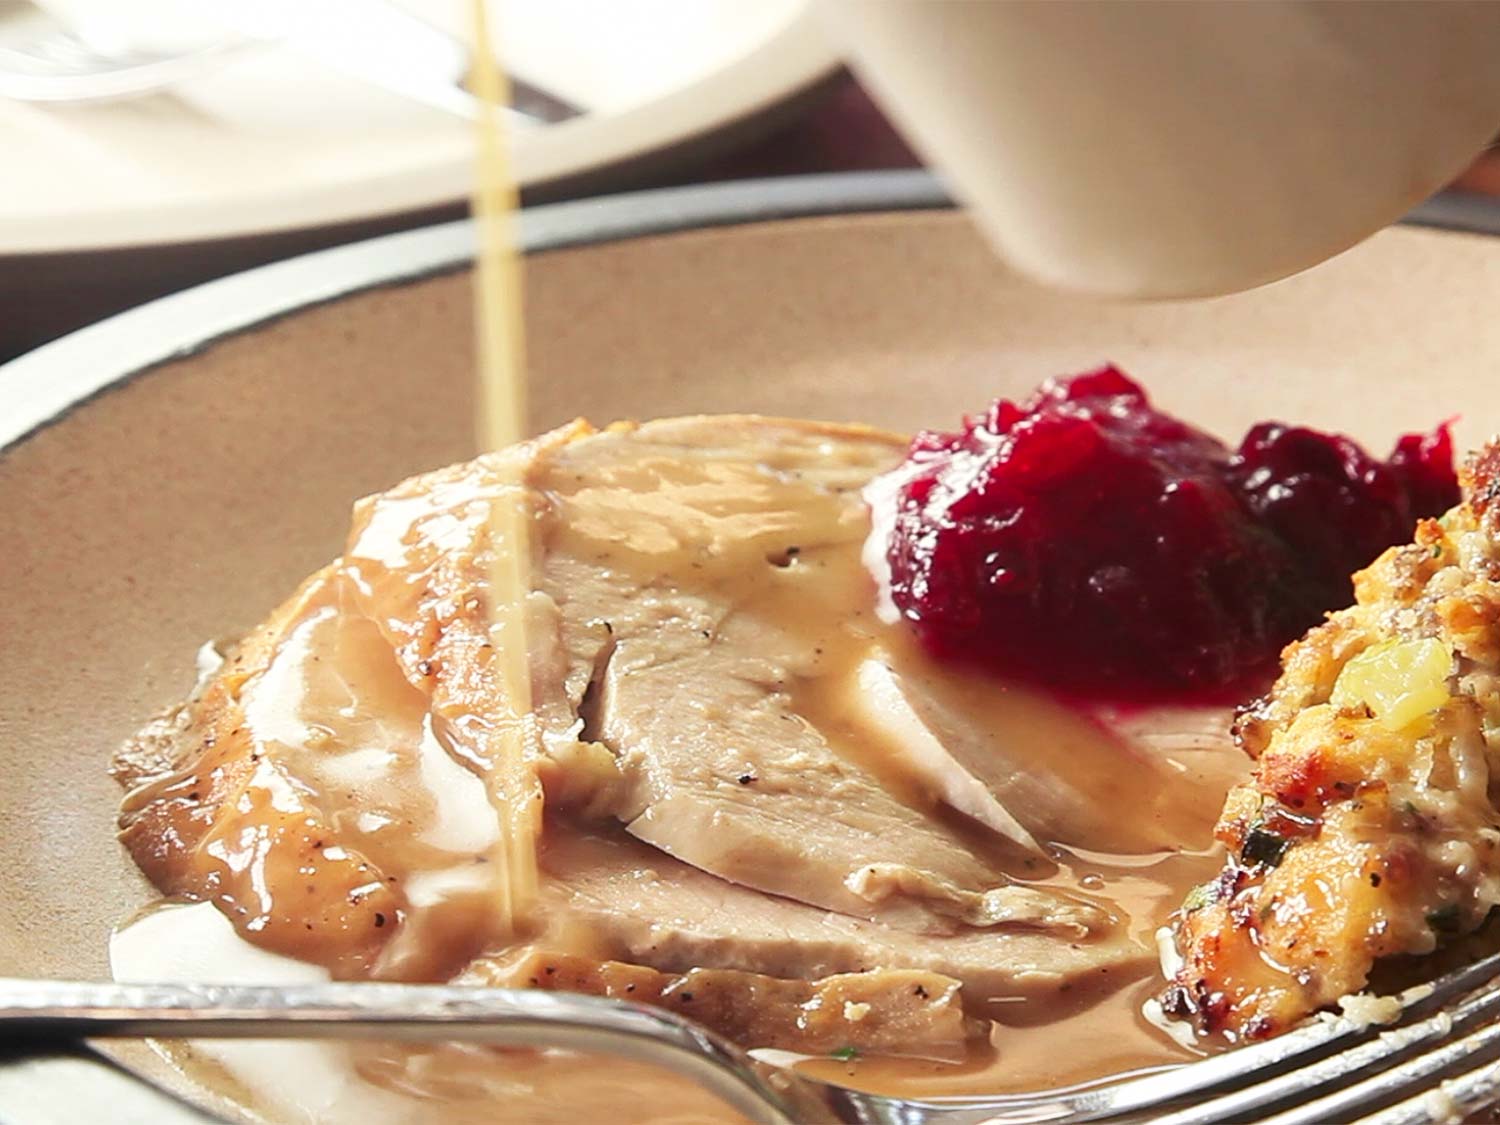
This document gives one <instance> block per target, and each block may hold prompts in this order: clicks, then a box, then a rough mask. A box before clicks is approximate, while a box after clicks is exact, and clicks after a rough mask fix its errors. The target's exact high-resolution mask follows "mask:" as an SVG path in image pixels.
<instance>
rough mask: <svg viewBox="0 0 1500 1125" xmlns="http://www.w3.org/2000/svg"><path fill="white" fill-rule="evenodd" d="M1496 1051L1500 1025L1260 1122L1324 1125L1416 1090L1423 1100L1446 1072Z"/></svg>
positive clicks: (1264, 1124) (1266, 1124)
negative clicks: (1468, 1060)
mask: <svg viewBox="0 0 1500 1125" xmlns="http://www.w3.org/2000/svg"><path fill="white" fill-rule="evenodd" d="M1497 1053H1500V1024H1489V1025H1487V1026H1485V1027H1482V1028H1480V1029H1479V1030H1478V1031H1476V1032H1474V1033H1473V1034H1472V1035H1467V1036H1465V1037H1464V1038H1462V1039H1455V1040H1453V1041H1452V1042H1449V1043H1444V1044H1442V1045H1441V1046H1439V1047H1434V1048H1433V1049H1432V1050H1430V1051H1428V1052H1426V1053H1425V1054H1421V1055H1418V1056H1417V1057H1416V1058H1413V1059H1409V1060H1408V1061H1406V1062H1404V1063H1402V1064H1401V1065H1400V1066H1396V1067H1392V1068H1391V1069H1390V1070H1387V1071H1383V1072H1381V1073H1379V1074H1375V1075H1372V1076H1371V1077H1369V1078H1366V1079H1364V1080H1363V1081H1361V1082H1356V1083H1355V1084H1354V1085H1352V1086H1347V1087H1345V1088H1344V1089H1342V1090H1338V1091H1335V1092H1334V1093H1332V1094H1328V1095H1326V1096H1324V1097H1321V1098H1315V1099H1314V1100H1312V1101H1310V1102H1304V1103H1303V1104H1302V1105H1299V1106H1297V1107H1296V1108H1294V1109H1289V1110H1287V1111H1286V1112H1285V1113H1279V1114H1277V1115H1276V1116H1274V1117H1268V1118H1266V1119H1265V1120H1264V1121H1263V1122H1262V1123H1261V1125H1322V1123H1323V1122H1327V1121H1350V1120H1353V1119H1354V1116H1355V1114H1356V1113H1360V1112H1363V1111H1364V1110H1366V1109H1371V1108H1374V1107H1376V1106H1379V1105H1381V1104H1382V1103H1385V1102H1389V1101H1390V1100H1391V1098H1393V1097H1400V1096H1401V1095H1402V1094H1405V1093H1409V1092H1411V1091H1413V1090H1417V1091H1421V1093H1418V1094H1417V1095H1416V1097H1417V1099H1418V1100H1420V1099H1421V1098H1422V1097H1423V1096H1424V1094H1430V1093H1431V1091H1432V1086H1433V1083H1434V1080H1435V1079H1437V1078H1438V1076H1439V1075H1441V1074H1442V1073H1443V1072H1444V1071H1446V1070H1449V1069H1450V1068H1452V1067H1453V1066H1456V1065H1457V1064H1459V1063H1461V1062H1463V1061H1464V1060H1465V1059H1471V1058H1474V1057H1475V1056H1481V1057H1483V1058H1485V1059H1487V1060H1493V1059H1494V1057H1495V1055H1496V1054H1497ZM1419 1120H1428V1119H1426V1118H1420V1119H1419Z"/></svg>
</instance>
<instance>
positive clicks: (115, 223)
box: [0, 0, 837, 361]
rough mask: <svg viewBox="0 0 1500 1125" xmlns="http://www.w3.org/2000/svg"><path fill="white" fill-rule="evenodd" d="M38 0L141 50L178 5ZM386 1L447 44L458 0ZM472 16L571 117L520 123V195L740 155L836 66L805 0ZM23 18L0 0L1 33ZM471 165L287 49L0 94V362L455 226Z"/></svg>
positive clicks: (405, 112)
mask: <svg viewBox="0 0 1500 1125" xmlns="http://www.w3.org/2000/svg"><path fill="white" fill-rule="evenodd" d="M44 2H45V6H46V8H47V10H48V14H49V15H51V16H54V17H69V19H70V20H71V21H73V22H74V23H75V24H76V25H77V26H80V27H82V28H83V29H84V30H85V31H87V32H89V33H90V35H91V38H93V39H95V40H104V41H111V40H113V41H117V42H121V33H122V32H123V30H124V29H126V28H127V27H128V26H129V25H131V24H137V25H144V29H143V30H140V31H139V32H138V35H139V36H140V38H139V40H138V41H137V45H149V44H150V43H151V42H152V36H153V34H154V35H165V34H166V31H163V30H162V25H165V26H166V27H167V28H168V29H170V28H171V27H172V26H173V25H172V24H171V22H170V19H169V17H170V15H171V12H172V8H173V5H177V6H178V7H179V8H180V7H182V6H183V5H184V4H186V5H187V6H189V7H191V3H192V0H138V2H136V3H132V4H129V5H123V4H120V3H118V0H44ZM236 2H238V0H236ZM397 2H399V3H400V4H401V6H403V7H405V8H407V9H409V10H410V11H412V12H414V13H417V14H420V15H421V16H422V17H423V18H425V19H427V20H429V21H430V22H432V23H434V24H435V25H438V26H441V27H444V28H446V29H448V30H451V31H453V32H454V33H455V34H456V35H459V36H465V35H466V19H467V12H468V8H469V3H468V0H397ZM491 7H492V9H494V10H495V12H496V16H497V25H498V26H499V27H501V28H503V41H502V42H501V44H500V50H501V52H502V54H503V55H504V57H505V59H506V60H507V62H508V64H509V65H510V66H511V67H512V68H513V69H514V70H515V72H516V73H517V75H519V76H521V77H524V78H525V79H527V80H528V81H529V82H531V83H533V84H534V85H536V86H538V87H540V88H542V89H544V90H547V91H550V92H552V93H554V94H556V95H558V96H559V97H562V98H565V99H567V100H569V101H571V102H573V103H575V104H577V105H579V106H580V107H583V108H584V109H586V110H588V112H587V113H586V114H585V115H584V116H582V117H579V118H576V119H573V120H570V121H566V122H563V123H561V124H558V125H552V126H547V127H544V128H530V129H524V130H520V131H519V133H518V136H517V140H516V151H515V158H514V164H515V172H516V175H517V177H518V178H519V180H520V181H521V183H522V184H523V186H524V187H525V188H526V189H527V192H528V198H529V199H534V200H535V199H542V198H562V197H566V196H574V195H580V194H585V193H597V192H601V191H611V190H619V189H621V188H622V187H626V186H630V185H632V184H640V183H643V182H646V179H647V178H648V177H651V176H661V175H664V174H665V173H667V172H669V171H670V170H671V168H673V167H675V166H678V165H681V164H685V163H687V162H689V161H691V160H693V159H695V158H700V157H703V156H707V155H709V154H710V153H712V152H713V151H714V150H716V149H720V148H728V147H730V146H732V145H734V144H736V143H742V142H744V141H745V140H748V139H750V138H751V137H753V136H754V135H756V133H757V132H759V131H762V130H768V129H771V128H774V127H775V125H776V124H777V123H778V122H780V121H782V120H785V119H786V118H787V117H789V116H790V115H792V114H794V113H795V112H797V110H798V108H799V107H800V106H801V105H802V104H803V103H804V102H805V101H806V100H807V99H809V98H811V97H813V96H816V94H817V93H818V91H819V90H820V89H821V88H822V87H823V85H824V80H825V79H826V78H828V77H829V76H831V75H832V74H834V73H835V72H836V70H837V59H836V56H835V54H834V52H833V50H832V48H831V47H830V46H829V45H828V44H827V42H826V41H825V39H824V37H823V35H822V32H821V29H820V28H819V27H818V26H817V25H816V23H815V20H814V18H813V15H812V13H811V12H810V10H809V8H810V0H754V2H753V3H747V2H745V0H628V2H622V0H491ZM90 13H92V16H91V15H90ZM153 16H154V19H153V18H152V17H153ZM37 19H38V17H37V15H36V12H35V11H34V10H33V6H32V5H31V4H29V3H27V2H26V0H0V42H4V41H6V30H5V29H6V28H7V27H10V28H11V29H12V32H13V33H15V34H28V33H27V32H26V28H25V27H23V26H21V21H27V25H28V26H34V25H35V24H36V22H37ZM169 38H170V36H169ZM191 41H192V39H191V37H190V36H189V37H185V38H184V39H183V40H182V42H183V43H184V44H186V43H190V42H191ZM121 45H126V46H128V45H130V42H129V41H128V40H127V41H123V42H121ZM437 80H441V76H439V78H438V79H437ZM472 166H473V132H472V126H471V125H470V124H469V123H468V122H466V121H463V120H461V119H458V118H455V117H452V116H449V115H446V114H444V113H443V112H441V111H438V110H434V109H431V108H428V107H426V106H423V105H418V104H415V103H413V102H410V101H405V100H403V99H402V98H400V97H398V96H396V95H394V94H389V93H386V92H384V91H381V90H377V89H374V88H372V87H369V86H367V85H364V84H362V83H360V82H359V81H357V80H355V79H352V78H348V77H345V76H343V75H340V74H335V73H332V72H330V71H329V70H327V69H326V68H322V67H319V66H318V65H317V64H315V63H312V62H310V61H308V60H306V59H303V58H301V57H299V56H298V55H297V54H296V53H295V52H293V51H291V50H288V49H275V48H271V49H254V50H249V51H245V52H241V53H238V54H235V55H232V56H230V57H229V58H228V59H227V60H226V61H225V63H224V64H223V65H222V66H221V67H219V68H217V69H215V70H213V71H211V72H209V73H207V74H206V75H204V76H203V77H201V78H196V79H194V80H193V81H190V82H186V83H184V84H182V85H181V86H180V87H175V88H174V89H173V90H172V91H170V92H167V93H162V94H157V95H153V96H150V97H145V98H138V99H133V100H129V101H122V102H113V103H101V104H89V105H70V106H47V105H40V104H32V103H22V102H11V101H5V100H3V99H0V308H3V309H5V310H6V315H5V317H3V318H0V361H3V360H5V359H8V358H11V357H13V356H15V355H18V354H20V353H21V352H22V351H24V350H26V349H28V348H31V347H34V346H36V345H37V344H40V343H42V342H44V341H46V340H49V339H52V338H54V337H56V336H57V335H59V334H61V333H63V332H65V331H69V330H71V329H73V328H76V327H79V326H81V325H83V324H88V323H91V322H92V321H94V320H96V319H98V318H99V317H101V316H104V315H106V314H108V313H112V312H116V311H119V310H120V309H123V308H127V307H130V306H131V305H134V304H138V303H140V302H141V301H144V300H147V299H149V298H151V297H156V296H160V295H162V294H163V293H167V292H172V291H174V290H176V289H179V288H182V287H184V286H186V285H189V284H195V283H197V282H200V281H203V280H206V279H208V278H211V277H216V276H220V275H222V274H224V273H228V272H233V271H236V270H241V269H245V268H247V267H249V266H253V265H258V264H260V263H262V262H266V261H272V260H275V259H278V258H282V257H286V256H288V255H291V254H296V253H303V252H306V251H308V250H311V249H315V248H318V247H321V246H329V245H334V244H337V243H340V242H347V241H350V240H352V239H357V238H367V237H370V236H372V235H375V234H380V233H385V232H387V231H390V230H396V229H403V228H406V227H410V226H413V225H419V224H423V223H430V222H434V221H437V220H439V219H443V218H456V217H457V216H458V215H459V214H460V209H461V208H462V206H463V200H464V198H465V196H466V194H467V192H468V190H469V188H470V184H471V180H472Z"/></svg>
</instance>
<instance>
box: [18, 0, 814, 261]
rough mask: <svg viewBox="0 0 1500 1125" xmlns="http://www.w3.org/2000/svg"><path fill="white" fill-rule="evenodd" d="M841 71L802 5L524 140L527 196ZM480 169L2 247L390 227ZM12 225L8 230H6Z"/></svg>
mask: <svg viewBox="0 0 1500 1125" xmlns="http://www.w3.org/2000/svg"><path fill="white" fill-rule="evenodd" d="M842 66H843V59H842V55H841V52H840V51H839V49H838V47H837V46H836V45H835V43H834V42H833V40H832V37H831V36H829V35H828V34H827V32H826V31H825V30H824V28H823V23H822V20H821V19H820V18H819V14H818V13H817V12H816V11H815V10H814V4H813V2H812V0H802V2H801V4H800V6H799V7H796V8H795V9H793V10H791V11H789V12H788V14H787V16H786V19H785V21H784V22H783V23H781V24H780V26H778V27H776V29H775V30H774V31H773V32H772V33H771V34H770V35H769V36H768V37H767V38H765V39H764V40H763V41H761V42H760V43H758V44H757V45H755V46H754V48H753V49H751V50H750V51H749V53H747V54H745V55H744V56H742V57H739V58H736V59H734V60H732V61H731V62H728V63H726V64H725V65H724V66H721V67H719V68H718V69H716V70H713V71H711V72H709V73H708V74H706V75H703V76H701V77H699V78H697V79H695V80H692V81H689V82H687V83H685V84H683V85H681V86H678V87H676V88H674V89H671V90H669V91H668V92H666V93H663V94H659V95H657V96H655V97H651V98H648V99H647V100H646V101H644V102H641V103H640V104H638V105H631V106H626V107H624V108H622V109H619V110H617V111H614V112H601V113H598V114H585V115H584V116H582V117H578V118H575V119H573V120H570V121H565V122H562V123H559V124H556V125H550V126H546V127H545V128H543V129H540V130H537V131H535V133H534V135H532V136H530V137H528V138H527V141H526V147H527V150H528V151H527V152H526V154H525V155H524V156H523V157H522V158H521V159H520V160H518V163H519V164H521V165H522V166H521V167H520V169H519V171H520V179H521V187H522V188H523V189H524V190H526V191H528V192H542V193H549V192H550V193H554V198H555V194H556V193H558V192H561V191H564V190H566V189H567V187H568V185H587V184H589V183H599V182H600V181H601V180H602V179H603V178H605V177H608V176H610V175H611V174H612V173H615V174H618V173H621V172H624V171H627V170H629V169H631V168H634V167H636V166H638V165H640V164H643V163H646V162H649V161H651V160H653V159H655V158H658V157H661V156H663V155H665V154H667V153H670V152H672V151H674V150H677V149H680V148H684V147H687V146H691V145H693V144H695V143H698V142H700V141H703V140H705V139H706V138H709V137H711V136H713V135H714V134H715V133H718V132H722V131H724V130H730V129H733V128H735V127H736V126H737V125H739V124H741V123H744V122H747V121H752V120H754V119H756V118H757V117H760V116H761V115H763V114H767V113H770V112H772V111H773V110H774V109H775V108H776V107H777V106H780V105H783V104H785V103H789V102H794V101H796V99H798V98H799V97H801V96H803V95H806V94H808V93H809V92H811V91H814V90H816V89H818V88H819V87H820V86H821V85H822V84H823V83H825V82H828V81H831V80H832V79H833V77H834V76H835V75H836V74H837V73H838V72H839V71H840V69H841V68H842ZM471 179H472V168H471V164H470V161H469V158H468V155H467V149H465V155H464V156H463V157H462V158H459V159H454V158H446V159H444V158H438V159H429V160H428V161H427V162H425V163H421V162H419V163H416V164H412V165H409V166H407V167H406V168H404V169H402V170H401V171H399V172H397V173H395V174H391V175H386V176H383V177H381V178H380V179H379V181H378V184H377V183H372V184H367V185H365V187H366V188H368V189H376V190H371V192H370V194H371V195H378V199H376V200H374V201H372V202H370V203H365V204H363V205H361V206H359V207H357V208H355V209H353V210H351V209H350V208H349V200H350V194H349V190H350V188H351V186H354V185H351V184H349V183H347V182H335V183H326V184H322V185H320V186H318V187H317V188H316V189H315V190H312V191H302V192H297V193H292V194H286V193H273V194H271V195H268V196H264V197H262V196H259V195H254V196H247V197H241V198H237V199H236V200H234V201H232V202H231V203H230V204H229V206H228V208H227V209H228V210H229V211H230V212H231V213H232V216H233V217H232V218H231V219H230V221H228V222H226V221H224V212H225V210H226V207H225V205H223V204H222V203H219V202H213V201H208V200H194V201H191V202H190V203H189V204H186V205H177V206H174V207H169V208H152V209H143V208H141V207H134V208H124V209H111V208H108V207H102V208H100V209H98V210H96V211H93V212H90V213H89V214H88V216H87V221H86V222H82V223H80V222H79V221H78V220H77V219H76V217H75V218H73V219H70V220H67V221H62V220H61V219H60V217H56V216H54V217H53V218H51V219H50V220H46V221H39V222H37V223H35V224H34V226H35V227H36V228H40V230H28V231H25V232H23V233H21V234H20V235H19V236H15V237H14V238H13V241H12V242H11V243H10V244H7V245H0V257H7V258H15V259H19V260H21V261H24V260H25V259H26V258H29V257H36V256H43V255H53V254H76V253H81V252H88V251H104V250H124V251H130V250H134V251H148V250H150V249H152V248H156V247H165V246H182V245H192V244H194V243H199V242H220V241H225V240H233V239H244V238H257V237H265V236H271V235H277V234H288V233H291V232H295V231H310V230H316V229H318V228H320V227H325V226H339V225H344V224H349V223H367V222H380V221H389V220H391V219H393V218H396V217H398V216H400V215H404V214H420V213H421V212H424V211H431V210H434V209H436V208H440V207H448V206H456V205H460V204H462V203H463V201H464V199H465V197H466V196H467V194H468V191H469V187H470V181H471ZM3 226H4V224H3V223H0V229H3Z"/></svg>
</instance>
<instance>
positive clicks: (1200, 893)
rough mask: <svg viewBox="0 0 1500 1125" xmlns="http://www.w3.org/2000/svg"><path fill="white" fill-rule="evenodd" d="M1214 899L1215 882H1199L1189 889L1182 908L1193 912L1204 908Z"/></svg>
mask: <svg viewBox="0 0 1500 1125" xmlns="http://www.w3.org/2000/svg"><path fill="white" fill-rule="evenodd" d="M1213 900H1214V885H1213V883H1211V882H1210V883H1199V884H1198V885H1197V886H1196V887H1194V888H1193V889H1192V890H1190V891H1188V893H1187V897H1186V898H1184V899H1183V900H1182V909H1183V910H1184V911H1186V912H1187V913H1189V914H1191V913H1192V912H1193V911H1194V910H1202V909H1203V908H1204V907H1205V906H1207V905H1208V904H1209V903H1211V902H1213Z"/></svg>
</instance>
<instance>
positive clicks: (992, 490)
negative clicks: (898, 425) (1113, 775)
mask: <svg viewBox="0 0 1500 1125" xmlns="http://www.w3.org/2000/svg"><path fill="white" fill-rule="evenodd" d="M897 472H898V473H899V474H900V477H899V479H900V481H901V484H900V487H899V489H895V490H886V491H885V492H884V494H883V495H885V496H886V497H887V499H884V500H881V499H879V497H880V496H881V495H882V491H881V490H879V489H875V490H872V498H874V500H873V502H875V503H891V502H894V504H895V506H896V512H895V516H894V530H893V532H892V535H891V539H890V542H889V544H888V546H887V551H886V554H887V559H888V561H889V564H890V571H891V595H892V598H893V600H894V602H895V604H896V607H897V608H898V609H899V610H900V612H901V613H902V615H903V616H904V617H905V618H906V619H907V620H908V621H909V622H911V624H912V625H913V626H914V627H915V629H916V630H917V632H918V634H919V635H920V636H921V638H922V639H923V641H924V642H925V643H926V644H927V645H928V647H929V648H931V649H933V650H935V651H936V652H938V653H940V654H952V655H956V656H962V657H968V658H975V659H979V660H982V661H984V662H986V663H989V664H991V665H993V666H995V667H996V668H998V669H1000V670H1002V671H1004V672H1006V673H1008V674H1019V675H1022V676H1025V677H1026V678H1028V679H1032V680H1040V681H1042V682H1044V683H1047V684H1050V685H1052V686H1055V687H1059V688H1063V689H1067V690H1071V691H1081V692H1087V693H1088V694H1090V695H1094V696H1104V697H1109V698H1116V699H1119V698H1124V699H1137V700H1140V699H1160V698H1183V697H1194V698H1218V697H1224V696H1227V695H1229V694H1231V693H1233V692H1234V691H1237V690H1240V689H1242V688H1244V687H1245V686H1246V685H1247V684H1251V683H1253V682H1254V681H1255V680H1256V679H1257V678H1258V677H1259V676H1261V675H1262V674H1264V673H1265V671H1266V670H1267V669H1268V668H1269V667H1271V666H1272V665H1273V663H1274V661H1275V658H1276V655H1277V653H1278V652H1279V651H1280V649H1281V647H1282V646H1283V645H1284V644H1285V643H1286V642H1287V641H1289V640H1291V639H1292V638H1293V637H1295V636H1297V635H1298V634H1300V633H1301V632H1303V631H1304V630H1306V629H1307V628H1308V627H1309V626H1310V625H1312V624H1314V623H1316V622H1317V621H1318V620H1319V618H1320V617H1321V615H1322V614H1323V612H1324V611H1326V610H1329V609H1333V608H1337V607H1339V606H1343V605H1347V604H1348V603H1349V602H1350V600H1351V598H1352V588H1351V585H1350V579H1349V576H1350V572H1351V571H1354V570H1357V569H1358V568H1360V567H1361V566H1364V565H1365V564H1366V563H1368V562H1370V561H1371V560H1372V559H1373V558H1374V557H1375V556H1376V555H1378V554H1379V553H1380V552H1381V551H1382V550H1383V549H1384V548H1386V547H1388V546H1390V545H1391V544H1393V543H1398V542H1402V541H1404V540H1406V539H1409V538H1410V537H1411V534H1412V530H1413V527H1414V526H1415V523H1416V520H1417V519H1418V518H1419V517H1423V516H1434V515H1438V514H1439V513H1441V512H1442V511H1444V510H1446V509H1447V508H1449V507H1451V506H1452V505H1453V504H1456V503H1457V502H1458V481H1457V478H1456V477H1455V474H1454V470H1453V447H1452V442H1451V440H1450V437H1449V434H1448V429H1447V427H1446V425H1444V426H1440V427H1438V429H1437V430H1436V431H1435V432H1433V433H1432V434H1430V435H1427V436H1425V437H1424V436H1421V435H1416V434H1410V435H1407V436H1405V437H1403V438H1402V439H1401V440H1400V441H1399V442H1398V443H1397V446H1396V450H1395V452H1394V453H1393V454H1392V456H1391V458H1390V460H1389V461H1384V462H1382V461H1378V460H1376V459H1374V458H1372V457H1371V456H1370V455H1369V454H1367V453H1366V452H1365V451H1364V450H1362V449H1361V448H1360V447H1359V446H1357V445H1356V444H1355V443H1354V442H1352V441H1350V440H1349V439H1348V438H1345V437H1340V436H1338V435H1335V434H1324V433H1319V432H1318V431H1316V430H1310V429H1305V428H1302V427H1296V426H1284V425H1282V424H1280V423H1275V422H1263V423H1261V424H1259V425H1257V426H1255V427H1253V428H1252V429H1251V430H1250V432H1249V433H1248V434H1246V435H1245V439H1244V440H1243V441H1242V442H1241V443H1240V447H1239V449H1237V450H1235V451H1231V450H1229V449H1228V448H1227V447H1226V446H1225V445H1224V444H1223V443H1222V442H1220V441H1219V440H1218V439H1216V438H1214V437H1212V436H1210V435H1209V434H1206V433H1204V432H1203V431H1201V430H1198V429H1195V428H1194V427H1192V426H1189V425H1188V424H1187V423H1185V422H1181V421H1179V420H1178V419H1176V418H1172V417H1170V416H1169V415H1166V414H1163V413H1161V412H1160V411H1157V410H1155V409H1153V408H1152V406H1151V404H1150V402H1149V401H1148V400H1147V398H1146V395H1145V393H1144V392H1143V391H1142V390H1141V388H1140V387H1139V386H1138V385H1136V384H1135V383H1134V382H1132V381H1131V380H1130V379H1129V378H1127V377H1126V376H1125V375H1124V374H1122V373H1121V372H1120V371H1119V370H1117V369H1116V368H1114V367H1105V368H1103V369H1101V370H1099V371H1095V372H1092V373H1090V374H1087V375H1079V376H1076V377H1074V378H1071V379H1053V380H1049V381H1048V382H1047V383H1045V384H1043V385H1042V387H1041V388H1040V389H1039V390H1038V391H1037V392H1036V393H1035V394H1034V395H1033V396H1032V397H1031V398H1030V399H1028V400H1027V401H1025V402H1024V403H1021V404H1020V405H1017V404H1015V403H1011V402H1008V401H1005V400H1003V399H1002V400H1000V401H997V402H996V403H995V404H994V405H993V406H992V407H990V409H989V410H988V411H987V412H986V413H984V414H979V415H973V416H971V417H969V418H966V419H965V422H964V428H963V429H962V430H961V431H960V432H957V433H932V432H929V433H922V434H919V435H918V436H917V437H916V438H915V439H914V440H913V441H912V443H911V448H910V451H909V453H908V458H907V463H906V465H905V466H904V467H903V468H901V469H899V470H897ZM891 497H893V498H894V500H892V499H890V498H891ZM880 514H881V515H887V514H888V513H880ZM881 522H882V521H881V520H880V519H877V521H876V524H877V526H880V524H881Z"/></svg>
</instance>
